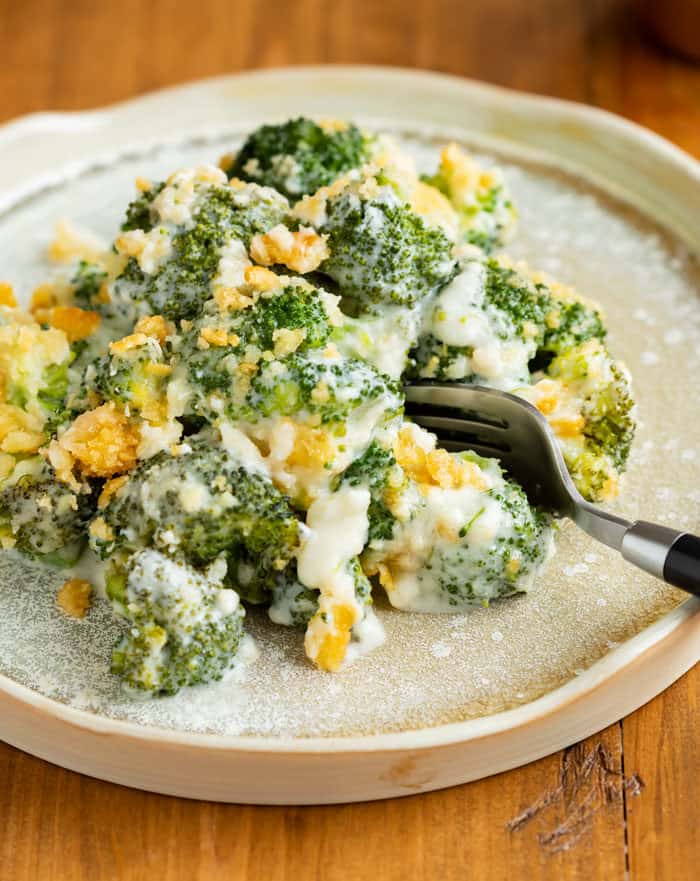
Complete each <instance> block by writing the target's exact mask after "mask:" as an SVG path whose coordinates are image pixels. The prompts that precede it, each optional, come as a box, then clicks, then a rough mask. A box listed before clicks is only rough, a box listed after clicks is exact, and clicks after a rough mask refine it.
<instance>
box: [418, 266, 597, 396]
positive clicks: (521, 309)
mask: <svg viewBox="0 0 700 881" xmlns="http://www.w3.org/2000/svg"><path fill="white" fill-rule="evenodd" d="M604 335H605V329H604V327H603V324H602V319H601V316H600V312H599V311H598V310H597V308H596V307H595V306H593V305H592V304H588V303H586V302H585V301H583V300H581V299H580V298H578V297H577V296H576V295H575V293H574V292H573V291H572V290H571V289H569V288H565V287H564V286H563V285H558V284H556V283H554V282H550V283H545V282H544V281H541V280H539V276H535V277H534V280H533V278H530V277H528V276H526V275H525V274H523V273H522V272H519V271H517V270H516V269H514V268H512V267H511V266H509V265H507V264H505V263H504V262H501V261H498V260H494V259H491V258H489V259H486V260H480V259H474V258H472V259H466V260H464V261H463V262H462V268H461V272H460V273H459V275H457V276H456V277H455V279H454V280H453V281H452V282H451V283H450V284H448V285H447V286H446V287H445V288H443V289H442V290H441V291H440V293H439V294H438V296H437V297H436V299H435V301H434V302H433V303H432V304H431V306H430V308H429V311H428V312H427V313H426V316H425V319H424V324H423V332H422V334H421V336H420V337H419V340H418V343H417V345H416V346H415V348H414V349H413V351H412V352H411V360H410V364H409V369H408V375H409V376H410V377H414V378H435V379H440V380H447V381H451V380H460V381H463V382H464V381H466V382H474V383H480V384H482V385H489V386H494V387H496V388H502V389H505V390H507V391H509V390H512V389H513V388H516V387H518V386H519V385H523V384H526V383H528V382H529V380H530V370H531V369H532V366H533V364H536V363H537V362H543V363H545V364H546V363H547V362H548V361H549V360H551V358H552V355H553V354H554V353H557V352H559V351H564V350H566V348H567V347H568V346H572V345H575V344H577V343H578V342H580V341H582V340H585V339H589V338H602V337H603V336H604Z"/></svg>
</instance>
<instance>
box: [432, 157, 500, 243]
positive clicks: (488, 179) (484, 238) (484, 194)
mask: <svg viewBox="0 0 700 881" xmlns="http://www.w3.org/2000/svg"><path fill="white" fill-rule="evenodd" d="M424 181H425V182H426V183H428V184H430V185H431V186H433V187H435V188H436V189H438V190H440V192H441V193H443V194H444V195H445V196H447V198H448V199H449V200H450V202H451V203H452V206H453V207H454V208H455V210H456V211H457V213H458V215H459V221H460V230H461V233H462V237H463V239H464V241H466V242H469V243H470V244H472V245H476V246H477V247H479V248H482V249H483V250H484V251H486V252H487V253H488V252H490V251H492V250H493V249H494V248H495V247H497V246H498V245H501V244H503V243H504V242H505V241H506V240H507V239H508V238H510V235H511V233H512V231H513V228H514V226H515V220H516V217H517V213H516V211H515V208H514V206H513V203H512V202H511V200H510V196H509V193H508V190H507V187H506V185H505V182H504V180H503V175H502V174H501V172H500V171H499V170H498V169H488V170H487V169H485V168H482V167H481V166H480V165H479V164H478V163H477V162H475V161H474V160H473V159H472V158H470V157H469V156H467V155H466V154H465V153H464V152H463V151H462V150H460V148H459V147H458V146H457V145H456V144H449V145H448V146H447V147H445V149H444V150H443V151H442V155H441V161H440V166H439V168H438V170H437V172H436V173H435V174H434V175H432V176H425V177H424Z"/></svg>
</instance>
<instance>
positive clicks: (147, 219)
mask: <svg viewBox="0 0 700 881" xmlns="http://www.w3.org/2000/svg"><path fill="white" fill-rule="evenodd" d="M165 186H166V184H165V181H159V182H158V183H156V184H153V185H152V186H151V187H150V189H148V190H145V192H142V193H139V195H138V196H137V198H136V199H133V200H132V201H131V202H129V204H128V205H127V208H126V216H125V217H124V221H123V223H122V225H121V229H122V232H128V231H129V230H131V229H142V230H144V231H146V232H148V231H149V230H151V229H153V227H154V226H155V225H156V224H157V223H158V216H157V212H156V211H155V210H154V208H153V201H154V199H155V198H156V196H158V195H159V194H160V193H161V191H162V190H163V189H164V188H165Z"/></svg>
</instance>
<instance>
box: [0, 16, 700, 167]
mask: <svg viewBox="0 0 700 881" xmlns="http://www.w3.org/2000/svg"><path fill="white" fill-rule="evenodd" d="M0 37H1V40H2V42H1V45H2V47H3V51H2V64H0V119H1V120H4V119H9V118H11V117H13V116H17V115H19V114H22V113H27V112H30V111H35V110H45V109H69V110H77V109H83V108H86V107H94V106H99V105H102V104H105V103H109V102H113V101H119V100H122V99H124V98H128V97H130V96H131V95H134V94H138V93H142V92H146V91H149V90H152V89H157V88H160V87H163V86H167V85H172V84H174V83H178V82H182V81H184V80H188V79H193V78H198V77H207V76H214V75H217V74H222V73H228V72H233V71H237V70H242V69H246V68H255V67H270V66H279V65H285V64H319V63H345V64H390V65H400V66H407V67H423V68H429V69H432V70H438V71H444V72H446V73H452V74H459V75H462V76H467V77H474V78H477V79H482V80H487V81H488V82H492V83H496V84H499V85H503V86H510V87H511V88H516V89H524V90H527V91H532V92H539V93H543V94H548V95H555V96H558V97H561V98H570V99H574V100H577V101H585V102H588V103H591V104H596V105H599V106H601V107H605V108H606V109H608V110H612V111H615V112H617V113H621V114H622V115H624V116H627V117H629V118H632V119H634V120H636V121H638V122H641V123H642V124H645V125H648V126H650V127H651V128H657V130H660V131H662V133H663V134H665V135H666V137H669V138H670V139H671V140H674V141H676V142H677V143H678V144H679V145H681V146H683V147H685V148H686V149H687V150H689V151H691V152H695V153H696V154H697V153H700V66H698V63H697V62H694V61H693V60H692V55H693V54H696V55H697V56H698V57H700V0H381V2H379V0H294V2H290V0H264V2H262V0H194V2H193V0H119V2H112V0H102V2H99V0H98V2H95V0H0Z"/></svg>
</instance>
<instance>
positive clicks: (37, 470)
mask: <svg viewBox="0 0 700 881" xmlns="http://www.w3.org/2000/svg"><path fill="white" fill-rule="evenodd" d="M85 489H86V491H85V492H80V493H75V492H73V490H72V489H70V488H69V487H68V486H66V484H64V483H61V482H59V481H58V480H57V478H56V475H55V473H54V471H53V469H52V468H51V467H50V466H49V465H47V464H46V463H45V462H44V461H43V459H41V458H40V457H39V456H34V457H32V458H30V459H24V460H22V461H21V462H19V463H18V464H17V465H16V466H15V470H14V473H13V475H12V476H11V477H10V478H8V479H7V481H6V482H5V484H4V486H3V488H2V490H0V533H1V534H2V535H3V536H5V537H7V538H10V539H12V541H13V542H14V547H15V548H16V549H17V550H18V551H21V552H22V553H23V554H26V555H27V556H29V557H41V558H42V559H43V560H44V561H45V562H48V563H54V564H57V565H70V564H71V563H74V562H75V561H76V559H77V558H78V556H80V553H81V551H82V549H83V547H84V546H85V529H86V526H87V523H88V521H89V520H90V518H91V517H92V515H93V514H94V511H95V507H96V493H95V492H93V491H91V490H90V489H89V488H88V487H85Z"/></svg>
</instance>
